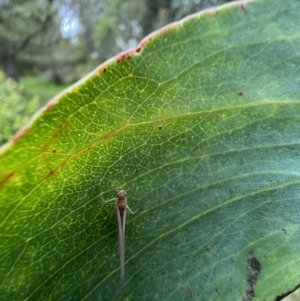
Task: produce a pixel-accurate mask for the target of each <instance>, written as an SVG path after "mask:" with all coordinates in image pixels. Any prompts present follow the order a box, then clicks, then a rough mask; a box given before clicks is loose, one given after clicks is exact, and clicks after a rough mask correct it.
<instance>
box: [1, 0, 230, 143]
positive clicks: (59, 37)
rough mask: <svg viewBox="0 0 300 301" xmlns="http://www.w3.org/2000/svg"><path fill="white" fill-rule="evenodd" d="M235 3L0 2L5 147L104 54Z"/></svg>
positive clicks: (154, 0)
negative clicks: (194, 15)
mask: <svg viewBox="0 0 300 301" xmlns="http://www.w3.org/2000/svg"><path fill="white" fill-rule="evenodd" d="M231 1H232V0H126V1H124V0H102V1H101V0H0V145H1V144H3V143H5V142H6V141H7V140H8V139H9V138H10V137H11V136H12V135H13V134H14V133H15V132H16V131H17V130H18V129H19V128H20V127H22V126H23V125H24V124H26V122H27V121H28V119H29V118H30V116H31V115H32V114H33V113H34V112H35V111H37V110H38V109H39V108H40V107H42V106H43V105H44V104H45V103H46V102H47V101H48V100H50V99H51V98H52V97H53V96H55V95H56V94H57V93H59V92H60V91H61V90H63V89H64V88H66V87H68V86H69V85H71V84H72V83H74V82H76V81H77V80H79V79H80V78H82V77H83V76H84V75H86V74H87V73H88V72H90V71H91V70H93V69H94V68H96V67H97V66H98V65H99V64H101V63H102V62H104V61H105V60H107V59H109V58H111V57H112V56H114V55H116V54H118V53H120V52H121V51H124V50H128V49H130V48H135V47H136V46H137V45H138V43H139V42H140V41H141V40H142V39H143V38H144V37H145V36H146V35H148V34H149V33H151V32H153V31H154V30H156V29H158V28H160V27H162V26H164V25H166V24H168V23H171V22H174V21H176V20H180V19H182V18H183V17H185V16H186V15H189V14H192V13H195V12H198V11H200V10H202V9H205V8H208V7H212V6H216V5H220V4H223V3H226V2H231ZM8 78H10V79H13V81H12V80H9V79H8Z"/></svg>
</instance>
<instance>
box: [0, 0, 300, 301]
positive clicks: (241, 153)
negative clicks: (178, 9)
mask: <svg viewBox="0 0 300 301" xmlns="http://www.w3.org/2000/svg"><path fill="white" fill-rule="evenodd" d="M242 3H244V4H242ZM299 15H300V5H299V1H298V0H287V1H284V3H283V2H282V1H280V0H277V1H274V0H262V1H253V2H251V1H249V2H245V1H243V2H236V3H232V4H230V5H226V6H222V7H220V8H218V9H216V10H215V9H214V10H207V11H204V12H202V13H200V14H198V15H194V16H192V17H191V18H187V19H185V20H183V21H181V22H179V23H175V24H172V25H170V26H169V27H167V28H164V29H162V30H161V31H158V32H157V33H155V34H153V35H152V36H150V37H148V38H146V39H145V40H144V41H143V42H142V43H141V45H140V47H139V48H138V49H137V50H136V51H132V52H127V53H125V54H121V55H119V56H118V57H116V58H113V59H112V60H111V61H110V62H108V63H106V64H104V65H102V66H100V67H99V68H98V69H97V70H95V71H94V72H93V73H92V74H90V75H89V76H88V77H87V78H85V79H84V80H82V81H81V82H80V83H79V84H77V85H76V86H73V87H72V88H71V89H70V90H69V91H67V92H66V93H65V94H63V95H60V96H58V97H57V98H56V99H54V100H53V101H52V102H51V103H49V104H48V105H47V106H46V107H45V108H44V110H43V111H41V112H40V113H39V114H38V115H37V116H36V118H35V120H34V121H33V122H31V124H29V125H28V126H27V127H26V128H25V129H23V131H22V132H21V133H19V134H18V135H17V136H15V138H14V139H13V140H12V141H11V143H10V144H8V145H6V147H5V148H4V149H3V150H2V155H1V160H0V166H1V167H0V183H1V198H0V199H1V210H0V221H1V228H0V254H1V258H0V299H1V300H64V301H66V300H72V301H73V300H151V301H152V300H252V299H253V300H274V299H275V298H276V296H279V295H281V294H284V293H286V292H288V291H290V290H293V289H294V288H295V287H296V286H297V285H298V284H299V271H300V260H299V249H300V239H299V220H300V210H299V206H300V197H299V191H300V185H299V170H300V160H299V158H300V144H299V141H300V113H299V112H300V111H299V109H300V103H299V95H300V85H299V82H300V67H299V66H300V50H299V49H300V35H299V28H300V19H299ZM131 186H133V187H132V189H131V190H128V191H127V196H128V204H129V206H130V207H131V209H132V210H133V211H134V210H137V209H138V212H137V213H135V214H134V215H130V214H128V216H127V225H126V258H125V279H124V281H121V279H120V264H119V254H118V238H117V220H116V213H115V209H114V205H113V204H111V203H108V204H107V203H103V200H108V199H111V198H113V197H114V196H115V195H116V191H115V190H114V188H115V187H118V188H123V189H125V190H126V189H129V188H130V187H131Z"/></svg>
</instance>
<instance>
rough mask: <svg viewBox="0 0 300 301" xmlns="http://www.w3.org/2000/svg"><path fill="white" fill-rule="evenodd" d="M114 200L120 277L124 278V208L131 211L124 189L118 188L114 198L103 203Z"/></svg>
mask: <svg viewBox="0 0 300 301" xmlns="http://www.w3.org/2000/svg"><path fill="white" fill-rule="evenodd" d="M113 200H115V201H116V209H117V217H118V236H119V252H120V265H121V278H122V279H123V278H124V262H125V225H126V209H128V210H129V211H130V213H131V214H134V212H132V211H131V209H130V208H129V206H128V205H127V193H126V191H125V190H120V191H119V192H118V194H117V197H116V198H113V199H110V200H107V201H104V202H105V203H107V202H111V201H113Z"/></svg>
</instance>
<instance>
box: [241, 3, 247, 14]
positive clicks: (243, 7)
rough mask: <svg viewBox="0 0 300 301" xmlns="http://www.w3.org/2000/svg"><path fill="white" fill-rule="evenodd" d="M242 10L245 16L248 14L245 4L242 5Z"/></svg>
mask: <svg viewBox="0 0 300 301" xmlns="http://www.w3.org/2000/svg"><path fill="white" fill-rule="evenodd" d="M241 9H242V11H243V12H244V13H245V14H247V9H246V6H245V4H244V3H242V4H241Z"/></svg>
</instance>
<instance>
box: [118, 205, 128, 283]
mask: <svg viewBox="0 0 300 301" xmlns="http://www.w3.org/2000/svg"><path fill="white" fill-rule="evenodd" d="M116 207H117V216H118V236H119V252H120V265H121V278H122V279H123V278H124V262H125V224H126V209H125V210H123V212H120V210H119V208H118V206H116Z"/></svg>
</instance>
